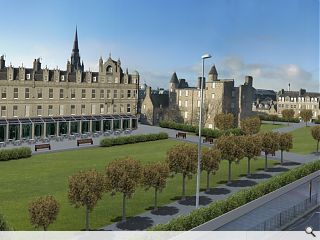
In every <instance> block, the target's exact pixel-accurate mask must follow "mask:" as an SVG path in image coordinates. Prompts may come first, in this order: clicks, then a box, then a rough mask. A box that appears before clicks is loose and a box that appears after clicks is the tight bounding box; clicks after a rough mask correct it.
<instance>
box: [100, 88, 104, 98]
mask: <svg viewBox="0 0 320 240" xmlns="http://www.w3.org/2000/svg"><path fill="white" fill-rule="evenodd" d="M100 99H104V89H100Z"/></svg>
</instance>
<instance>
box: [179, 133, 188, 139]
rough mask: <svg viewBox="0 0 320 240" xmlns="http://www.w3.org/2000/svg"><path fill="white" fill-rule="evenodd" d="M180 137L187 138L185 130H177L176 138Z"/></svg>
mask: <svg viewBox="0 0 320 240" xmlns="http://www.w3.org/2000/svg"><path fill="white" fill-rule="evenodd" d="M179 137H182V138H183V139H185V138H187V134H186V133H185V132H178V133H177V134H176V138H179Z"/></svg>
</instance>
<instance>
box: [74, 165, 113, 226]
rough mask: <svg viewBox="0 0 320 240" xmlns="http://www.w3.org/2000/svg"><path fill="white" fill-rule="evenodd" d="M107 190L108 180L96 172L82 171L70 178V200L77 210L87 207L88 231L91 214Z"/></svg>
mask: <svg viewBox="0 0 320 240" xmlns="http://www.w3.org/2000/svg"><path fill="white" fill-rule="evenodd" d="M106 190H107V188H106V179H105V177H104V176H103V175H102V174H101V173H99V172H97V171H96V170H88V171H80V172H78V173H76V174H74V175H73V176H71V177H69V191H68V198H69V201H70V203H71V204H72V205H74V206H75V207H76V208H78V207H85V209H86V230H87V231H88V230H89V228H90V223H89V220H90V212H91V211H92V210H93V208H94V207H95V206H96V204H97V202H98V201H99V200H100V199H101V198H102V195H103V193H104V192H105V191H106Z"/></svg>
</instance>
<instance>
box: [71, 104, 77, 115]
mask: <svg viewBox="0 0 320 240" xmlns="http://www.w3.org/2000/svg"><path fill="white" fill-rule="evenodd" d="M70 112H71V115H75V114H76V106H75V105H71V111H70Z"/></svg>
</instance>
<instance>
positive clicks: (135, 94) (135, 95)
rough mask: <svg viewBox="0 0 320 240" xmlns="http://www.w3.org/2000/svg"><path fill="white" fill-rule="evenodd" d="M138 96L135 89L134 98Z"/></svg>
mask: <svg viewBox="0 0 320 240" xmlns="http://www.w3.org/2000/svg"><path fill="white" fill-rule="evenodd" d="M136 97H137V90H133V98H136Z"/></svg>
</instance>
